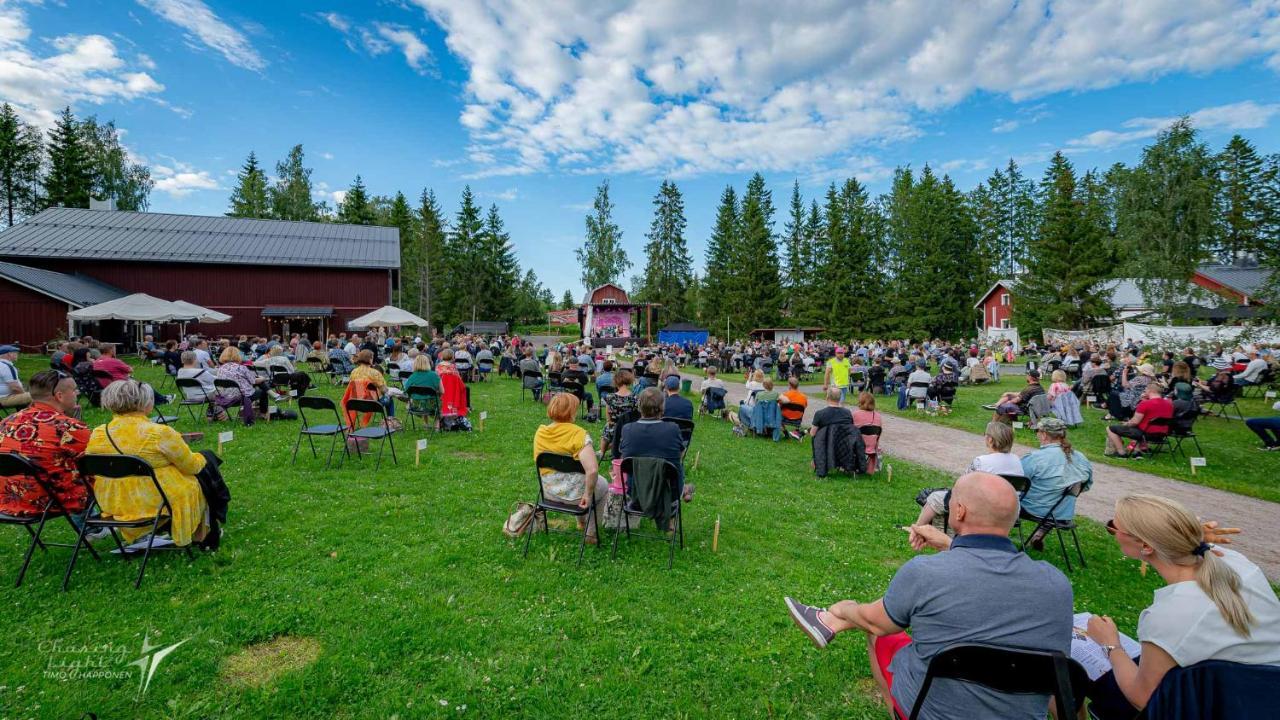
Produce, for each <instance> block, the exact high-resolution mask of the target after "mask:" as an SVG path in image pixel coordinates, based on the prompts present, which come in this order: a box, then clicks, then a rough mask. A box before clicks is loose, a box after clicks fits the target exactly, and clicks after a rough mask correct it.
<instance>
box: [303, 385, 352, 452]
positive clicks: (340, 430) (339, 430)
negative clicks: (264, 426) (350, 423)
mask: <svg viewBox="0 0 1280 720" xmlns="http://www.w3.org/2000/svg"><path fill="white" fill-rule="evenodd" d="M308 410H310V411H312V417H313V418H315V417H316V416H317V415H320V414H325V415H327V414H328V412H326V411H329V412H332V413H333V420H334V421H333V422H332V423H313V422H312V421H311V420H309V419H308V418H307V411H308ZM298 416H299V417H300V418H302V427H301V428H299V430H298V439H297V441H295V442H294V444H293V458H292V459H291V460H290V462H292V463H297V461H298V447H299V446H301V445H302V438H303V437H306V438H307V444H308V445H309V446H310V447H311V456H312V457H313V458H317V459H318V458H319V457H320V456H319V455H318V454H317V453H316V444H315V438H316V437H328V438H329V456H328V457H327V458H326V459H325V461H324V466H325V469H328V468H329V465H330V463H332V462H333V451H334V448H335V446H336V445H337V444H338V442H341V443H342V452H343V455H344V456H348V457H349V456H350V455H351V451H350V450H349V449H348V448H347V426H346V424H344V423H343V422H342V415H341V414H340V413H339V412H338V404H337V403H335V402H334V401H333V400H332V399H330V398H327V397H319V396H310V395H304V396H302V397H300V398H298Z"/></svg>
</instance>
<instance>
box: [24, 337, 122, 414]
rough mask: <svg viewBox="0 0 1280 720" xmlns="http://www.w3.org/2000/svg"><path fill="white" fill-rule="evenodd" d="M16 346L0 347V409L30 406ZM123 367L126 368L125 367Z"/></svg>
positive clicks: (29, 397)
mask: <svg viewBox="0 0 1280 720" xmlns="http://www.w3.org/2000/svg"><path fill="white" fill-rule="evenodd" d="M17 362H18V346H17V345H0V407H5V408H18V407H26V406H27V405H30V404H31V394H30V393H28V392H27V391H26V390H25V389H23V387H22V380H21V379H19V377H18V366H17ZM125 367H128V366H127V365H126V366H125Z"/></svg>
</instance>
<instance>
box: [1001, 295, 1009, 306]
mask: <svg viewBox="0 0 1280 720" xmlns="http://www.w3.org/2000/svg"><path fill="white" fill-rule="evenodd" d="M1000 304H1001V305H1003V306H1005V307H1009V293H1000Z"/></svg>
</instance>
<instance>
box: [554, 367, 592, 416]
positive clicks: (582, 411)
mask: <svg viewBox="0 0 1280 720" xmlns="http://www.w3.org/2000/svg"><path fill="white" fill-rule="evenodd" d="M560 385H561V387H562V388H563V392H567V393H569V394H570V395H572V396H574V397H576V398H578V400H579V402H578V419H582V418H583V417H586V414H587V403H586V394H587V391H586V389H585V388H584V387H583V386H582V381H581V380H579V379H578V378H576V377H567V378H564V379H562V380H561V381H560Z"/></svg>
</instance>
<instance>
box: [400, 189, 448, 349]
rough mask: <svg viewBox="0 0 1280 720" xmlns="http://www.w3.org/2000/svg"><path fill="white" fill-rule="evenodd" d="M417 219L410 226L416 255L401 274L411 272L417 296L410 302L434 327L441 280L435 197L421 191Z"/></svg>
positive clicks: (441, 231) (441, 234)
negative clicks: (416, 237) (414, 280)
mask: <svg viewBox="0 0 1280 720" xmlns="http://www.w3.org/2000/svg"><path fill="white" fill-rule="evenodd" d="M417 215H418V217H417V219H416V222H415V223H414V226H415V227H416V229H417V232H418V248H417V249H418V252H417V253H416V254H415V255H414V256H413V258H412V261H413V262H414V267H412V268H411V269H409V268H406V269H404V270H402V272H412V273H413V274H414V276H415V278H416V282H415V287H416V288H417V290H418V295H417V297H415V298H413V299H412V300H411V302H412V303H414V306H415V307H416V308H417V312H418V314H419V315H421V316H422V317H423V319H425V320H426V321H427V323H428V324H429V325H432V326H434V325H435V317H434V314H435V312H436V304H437V301H436V298H437V296H438V295H439V294H440V286H441V283H442V278H443V277H444V264H443V263H444V248H445V224H444V217H443V213H442V212H441V210H440V204H439V203H438V202H436V194H435V193H434V192H433V191H431V190H428V189H426V188H423V190H422V195H421V196H420V197H419V199H418V213H417Z"/></svg>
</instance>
